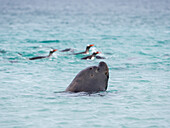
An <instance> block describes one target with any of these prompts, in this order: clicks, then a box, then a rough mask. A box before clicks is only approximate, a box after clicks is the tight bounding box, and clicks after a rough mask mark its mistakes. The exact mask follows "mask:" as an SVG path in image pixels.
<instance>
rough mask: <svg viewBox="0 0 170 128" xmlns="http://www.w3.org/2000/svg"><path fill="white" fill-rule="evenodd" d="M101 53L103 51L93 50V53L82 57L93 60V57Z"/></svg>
mask: <svg viewBox="0 0 170 128" xmlns="http://www.w3.org/2000/svg"><path fill="white" fill-rule="evenodd" d="M99 53H101V52H93V54H92V55H90V56H86V57H83V58H81V59H82V60H87V59H89V60H93V59H94V58H95V57H96V55H97V54H99Z"/></svg>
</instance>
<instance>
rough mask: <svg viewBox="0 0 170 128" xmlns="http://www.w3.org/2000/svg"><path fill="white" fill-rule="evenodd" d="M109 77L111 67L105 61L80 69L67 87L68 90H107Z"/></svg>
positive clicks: (91, 91) (90, 91)
mask: <svg viewBox="0 0 170 128" xmlns="http://www.w3.org/2000/svg"><path fill="white" fill-rule="evenodd" d="M108 79H109V68H108V66H107V64H106V63H105V62H103V61H102V62H100V63H99V65H98V66H91V67H88V68H86V69H84V70H82V71H80V72H79V73H78V74H77V76H76V77H75V78H74V79H73V81H72V82H71V84H70V85H69V86H68V87H67V88H66V90H65V91H66V92H89V93H93V92H99V91H106V89H107V86H108Z"/></svg>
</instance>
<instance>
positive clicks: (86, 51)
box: [74, 44, 94, 55]
mask: <svg viewBox="0 0 170 128" xmlns="http://www.w3.org/2000/svg"><path fill="white" fill-rule="evenodd" d="M92 46H94V44H91V45H87V47H86V50H85V51H84V52H78V53H74V55H78V54H89V49H90V48H91V47H92Z"/></svg>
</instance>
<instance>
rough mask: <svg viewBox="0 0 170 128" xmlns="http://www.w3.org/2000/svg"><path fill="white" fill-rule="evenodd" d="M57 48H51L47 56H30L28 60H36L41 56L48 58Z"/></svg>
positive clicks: (41, 57)
mask: <svg viewBox="0 0 170 128" xmlns="http://www.w3.org/2000/svg"><path fill="white" fill-rule="evenodd" d="M56 51H57V49H53V50H51V51H50V52H49V55H48V56H36V57H31V58H28V59H29V60H37V59H43V58H49V57H50V56H51V55H52V54H53V53H54V52H56ZM18 54H19V55H22V54H21V53H18Z"/></svg>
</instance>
